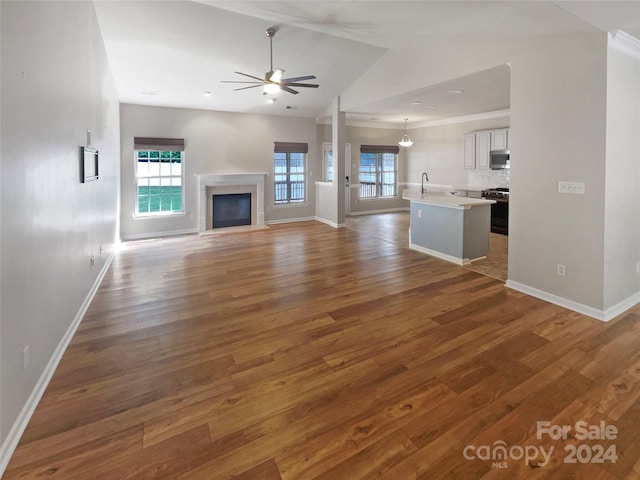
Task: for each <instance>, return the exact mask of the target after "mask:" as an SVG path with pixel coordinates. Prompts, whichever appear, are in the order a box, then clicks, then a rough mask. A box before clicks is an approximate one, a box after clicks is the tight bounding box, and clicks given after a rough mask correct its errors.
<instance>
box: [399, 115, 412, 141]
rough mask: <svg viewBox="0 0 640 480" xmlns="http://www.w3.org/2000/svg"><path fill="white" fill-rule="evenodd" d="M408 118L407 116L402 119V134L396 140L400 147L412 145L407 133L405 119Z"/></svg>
mask: <svg viewBox="0 0 640 480" xmlns="http://www.w3.org/2000/svg"><path fill="white" fill-rule="evenodd" d="M408 120H409V119H408V118H405V119H404V135H403V136H402V138H401V139H400V141H399V142H398V145H400V146H401V147H410V146H411V145H413V141H412V140H411V139H410V138H409V135H408V134H407V121H408Z"/></svg>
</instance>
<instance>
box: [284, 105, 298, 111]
mask: <svg viewBox="0 0 640 480" xmlns="http://www.w3.org/2000/svg"><path fill="white" fill-rule="evenodd" d="M284 108H286V109H287V110H297V109H298V107H292V106H291V105H287V106H286V107H284Z"/></svg>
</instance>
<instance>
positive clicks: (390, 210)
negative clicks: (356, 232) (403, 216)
mask: <svg viewBox="0 0 640 480" xmlns="http://www.w3.org/2000/svg"><path fill="white" fill-rule="evenodd" d="M408 210H409V208H408V207H394V208H382V209H380V210H367V211H364V212H353V211H352V212H349V216H350V217H356V216H358V215H375V214H376V213H393V212H405V211H408Z"/></svg>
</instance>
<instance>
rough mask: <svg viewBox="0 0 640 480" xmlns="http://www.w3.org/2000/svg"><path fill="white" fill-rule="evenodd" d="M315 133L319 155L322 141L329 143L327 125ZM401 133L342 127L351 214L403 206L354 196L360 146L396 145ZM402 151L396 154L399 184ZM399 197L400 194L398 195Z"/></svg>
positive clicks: (394, 201)
mask: <svg viewBox="0 0 640 480" xmlns="http://www.w3.org/2000/svg"><path fill="white" fill-rule="evenodd" d="M318 130H319V136H320V138H319V147H318V151H319V152H320V154H322V142H331V125H324V126H320V127H319V128H318ZM402 133H403V131H402V130H396V129H394V128H371V127H354V126H347V127H346V137H345V143H350V144H351V171H350V172H349V179H350V182H351V187H352V188H351V189H350V190H349V193H350V195H351V199H350V200H351V213H352V214H354V215H356V214H358V213H367V212H376V211H384V210H390V209H399V208H404V207H406V206H407V205H406V202H405V201H404V200H402V198H400V196H399V197H398V198H381V199H365V200H361V199H360V198H359V193H358V178H359V170H358V168H359V158H360V146H361V145H397V144H398V140H400V138H401V137H402ZM406 154H407V153H406V149H404V148H401V149H400V153H399V154H398V181H399V182H401V181H402V179H403V178H405V177H406V174H405V171H406ZM399 195H401V192H399Z"/></svg>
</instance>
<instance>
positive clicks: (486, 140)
mask: <svg viewBox="0 0 640 480" xmlns="http://www.w3.org/2000/svg"><path fill="white" fill-rule="evenodd" d="M490 146H491V132H478V133H476V168H477V169H478V170H489V168H490V164H489V160H490V155H489V152H490V150H489V148H490Z"/></svg>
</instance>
